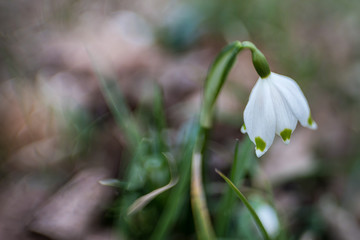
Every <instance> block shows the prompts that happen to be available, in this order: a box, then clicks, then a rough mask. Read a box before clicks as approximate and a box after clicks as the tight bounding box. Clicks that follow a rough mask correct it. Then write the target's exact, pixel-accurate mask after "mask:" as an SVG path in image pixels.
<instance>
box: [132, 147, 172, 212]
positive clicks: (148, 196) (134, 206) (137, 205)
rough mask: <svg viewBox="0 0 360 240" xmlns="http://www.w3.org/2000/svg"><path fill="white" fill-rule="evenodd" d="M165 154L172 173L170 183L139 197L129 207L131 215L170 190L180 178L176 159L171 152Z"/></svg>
mask: <svg viewBox="0 0 360 240" xmlns="http://www.w3.org/2000/svg"><path fill="white" fill-rule="evenodd" d="M164 156H165V157H166V159H167V160H168V163H169V169H170V174H171V179H170V182H169V183H168V184H166V185H165V186H163V187H161V188H158V189H155V190H154V191H152V192H150V193H148V194H146V195H144V196H142V197H140V198H138V199H137V200H136V201H135V202H134V203H133V204H131V206H130V207H129V209H128V212H127V214H128V215H131V214H133V213H135V212H137V211H139V210H141V209H142V208H143V207H145V206H146V205H147V204H148V203H149V202H150V201H151V200H153V199H154V198H155V197H156V196H158V195H159V194H161V193H163V192H165V191H167V190H169V189H170V188H172V187H173V186H175V185H176V184H177V182H178V180H179V177H178V175H177V174H176V166H175V160H174V159H173V157H172V156H171V155H169V154H164Z"/></svg>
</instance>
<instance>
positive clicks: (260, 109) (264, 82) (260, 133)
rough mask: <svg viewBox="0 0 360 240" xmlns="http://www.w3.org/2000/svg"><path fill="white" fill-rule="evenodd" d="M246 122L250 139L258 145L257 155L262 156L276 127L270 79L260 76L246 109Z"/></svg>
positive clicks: (271, 140) (271, 139)
mask: <svg viewBox="0 0 360 240" xmlns="http://www.w3.org/2000/svg"><path fill="white" fill-rule="evenodd" d="M244 124H245V126H246V131H247V133H248V135H249V138H250V140H251V141H252V142H253V143H255V145H258V146H255V152H256V156H257V157H261V156H262V155H263V154H264V153H265V152H266V151H267V150H268V149H269V148H270V146H271V144H272V143H273V141H274V137H275V128H276V118H275V112H274V106H273V102H272V99H271V92H270V85H269V82H268V79H261V78H259V80H258V81H257V82H256V84H255V86H254V88H253V89H252V91H251V93H250V97H249V102H248V103H247V105H246V107H245V110H244ZM257 143H258V144H257ZM259 143H264V144H262V145H261V144H259ZM260 145H261V146H260ZM264 145H265V146H264Z"/></svg>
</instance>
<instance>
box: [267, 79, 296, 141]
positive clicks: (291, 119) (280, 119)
mask: <svg viewBox="0 0 360 240" xmlns="http://www.w3.org/2000/svg"><path fill="white" fill-rule="evenodd" d="M273 81H274V80H273V79H272V78H271V75H270V77H269V83H270V89H271V96H272V100H273V105H274V111H275V115H276V129H275V132H276V134H277V135H279V136H280V137H281V138H282V140H283V142H284V143H286V144H288V143H289V142H290V136H291V133H293V132H294V130H295V128H296V124H297V118H296V117H295V116H294V113H293V112H292V111H291V109H290V106H289V104H288V103H287V101H286V99H285V98H284V97H283V96H282V95H281V94H280V92H279V90H278V89H277V87H276V86H275V85H274V84H273Z"/></svg>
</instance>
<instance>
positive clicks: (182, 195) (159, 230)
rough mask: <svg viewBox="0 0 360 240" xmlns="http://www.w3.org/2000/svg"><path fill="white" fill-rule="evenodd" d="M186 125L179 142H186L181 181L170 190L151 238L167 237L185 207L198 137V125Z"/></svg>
mask: <svg viewBox="0 0 360 240" xmlns="http://www.w3.org/2000/svg"><path fill="white" fill-rule="evenodd" d="M185 127H186V128H187V129H186V130H185V136H184V137H183V138H182V139H180V140H179V142H181V143H184V144H183V146H182V147H181V149H180V156H179V159H180V160H181V161H180V165H179V183H178V184H177V185H176V186H174V188H173V189H171V190H170V191H171V192H170V195H169V198H168V200H167V202H166V204H165V207H164V210H163V213H162V215H161V217H160V219H159V221H158V223H157V225H156V228H155V230H154V232H153V234H152V236H151V238H150V239H151V240H162V239H166V237H167V235H168V233H169V232H170V230H171V228H172V227H173V225H174V224H175V221H176V220H177V218H178V216H179V215H180V213H181V211H182V209H183V208H184V204H185V199H186V197H187V193H188V188H189V181H190V170H191V168H190V166H191V157H192V152H193V149H194V145H195V141H196V137H197V135H196V133H197V129H198V125H196V124H194V123H193V122H190V123H188V124H187V126H185Z"/></svg>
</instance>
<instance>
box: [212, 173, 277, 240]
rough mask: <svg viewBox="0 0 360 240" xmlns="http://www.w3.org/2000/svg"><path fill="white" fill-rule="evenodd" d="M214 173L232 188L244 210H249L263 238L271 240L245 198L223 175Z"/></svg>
mask: <svg viewBox="0 0 360 240" xmlns="http://www.w3.org/2000/svg"><path fill="white" fill-rule="evenodd" d="M215 172H216V173H217V174H219V175H220V176H221V177H222V178H223V179H224V180H225V181H226V182H227V184H229V186H230V187H231V188H232V190H233V191H234V192H235V193H236V195H237V196H238V197H239V198H240V200H241V201H242V202H243V204H244V205H245V206H246V208H247V209H248V210H249V212H250V214H251V216H252V217H253V219H254V221H255V223H256V225H257V226H258V228H259V230H260V232H261V234H262V236H263V238H264V239H265V240H271V238H270V237H269V234H268V233H267V231H266V229H265V227H264V225H263V224H262V222H261V220H260V218H259V216H258V215H257V214H256V212H255V210H254V208H253V207H252V206H251V205H250V203H249V201H248V200H247V199H246V197H245V196H244V195H243V194H242V193H241V192H240V191H239V189H237V188H236V186H235V185H234V184H233V183H232V182H231V180H230V179H229V178H227V177H226V176H225V175H224V174H222V173H221V172H220V171H219V170H217V169H215Z"/></svg>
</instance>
